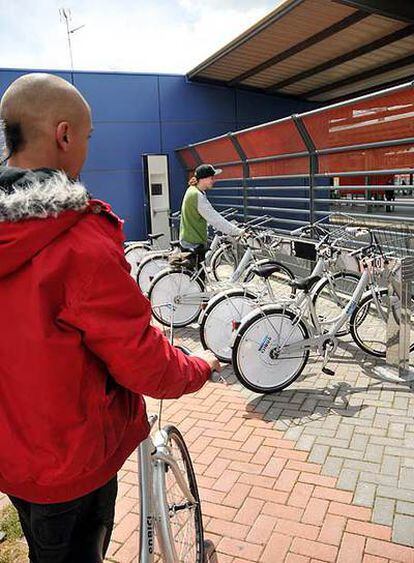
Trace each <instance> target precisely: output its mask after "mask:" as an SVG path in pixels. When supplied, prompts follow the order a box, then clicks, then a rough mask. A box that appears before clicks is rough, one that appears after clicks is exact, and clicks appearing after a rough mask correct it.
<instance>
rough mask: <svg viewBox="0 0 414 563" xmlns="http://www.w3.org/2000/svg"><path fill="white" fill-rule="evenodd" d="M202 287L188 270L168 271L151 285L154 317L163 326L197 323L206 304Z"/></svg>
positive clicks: (176, 326)
mask: <svg viewBox="0 0 414 563" xmlns="http://www.w3.org/2000/svg"><path fill="white" fill-rule="evenodd" d="M203 289H204V288H203V284H202V282H201V281H200V280H199V279H198V278H194V274H193V273H192V272H189V271H187V270H181V269H178V268H177V269H175V268H169V269H165V270H164V271H163V272H160V273H159V274H158V276H157V277H156V278H155V279H154V280H153V282H152V283H151V286H150V289H149V291H148V299H149V300H150V301H151V308H152V314H153V315H154V317H155V318H156V319H157V321H159V322H160V323H161V324H162V325H164V326H171V324H172V326H173V327H175V328H178V327H183V326H187V325H189V324H191V323H192V322H194V321H196V320H197V319H198V317H199V316H200V313H201V306H202V303H203Z"/></svg>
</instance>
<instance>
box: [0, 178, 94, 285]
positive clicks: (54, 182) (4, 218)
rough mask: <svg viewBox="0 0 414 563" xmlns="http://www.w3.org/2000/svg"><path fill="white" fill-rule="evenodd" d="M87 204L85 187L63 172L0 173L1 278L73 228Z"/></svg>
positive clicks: (87, 196)
mask: <svg viewBox="0 0 414 563" xmlns="http://www.w3.org/2000/svg"><path fill="white" fill-rule="evenodd" d="M89 201H90V196H89V194H88V192H87V190H86V189H85V187H84V186H83V185H82V184H80V183H79V182H73V181H71V180H70V179H69V178H68V177H67V176H66V175H65V174H64V173H63V172H58V171H56V170H49V169H39V170H22V169H19V168H11V167H5V168H2V169H0V277H2V276H4V275H8V274H9V273H11V272H13V271H14V270H16V269H17V268H19V267H21V266H22V265H23V264H24V263H26V262H27V261H28V260H30V259H31V258H32V257H33V256H34V255H35V254H36V253H37V252H39V251H40V250H42V249H43V248H44V247H45V246H47V245H48V244H50V243H51V242H52V241H53V240H54V239H55V238H56V237H58V236H60V235H61V234H62V233H63V232H64V231H66V230H67V229H70V228H71V227H72V226H74V225H75V224H76V223H77V222H78V221H79V220H80V219H81V218H82V216H83V213H82V211H84V210H85V209H87V207H88V203H89ZM39 219H40V220H39Z"/></svg>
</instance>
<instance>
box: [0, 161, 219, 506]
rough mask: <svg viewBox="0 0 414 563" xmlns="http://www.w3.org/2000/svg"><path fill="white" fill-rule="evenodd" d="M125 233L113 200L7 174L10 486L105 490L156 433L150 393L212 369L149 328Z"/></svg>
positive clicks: (159, 393)
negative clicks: (151, 422)
mask: <svg viewBox="0 0 414 563" xmlns="http://www.w3.org/2000/svg"><path fill="white" fill-rule="evenodd" d="M16 178H17V179H16ZM13 179H14V181H13ZM16 187H17V190H16V189H15V188H16ZM122 242H123V234H122V223H121V221H120V220H119V219H118V218H117V217H116V216H115V215H114V214H112V213H111V211H110V207H109V206H108V205H107V204H105V203H102V202H98V201H93V200H91V201H89V198H88V194H87V192H86V191H85V189H84V188H83V187H82V186H81V185H80V184H72V183H70V182H69V181H68V180H67V178H66V177H65V176H64V175H63V174H58V175H56V174H55V175H54V176H51V175H50V172H48V171H39V172H36V173H33V172H27V171H24V172H23V171H20V170H18V169H6V172H3V174H0V311H1V314H0V329H1V336H0V360H1V361H0V490H1V491H3V492H4V493H7V494H10V495H13V496H17V497H19V498H22V499H25V500H28V501H32V502H38V503H53V502H64V501H67V500H71V499H74V498H77V497H80V496H82V495H84V494H86V493H88V492H90V491H92V490H94V489H96V488H98V487H100V486H101V485H103V484H105V483H106V482H107V481H108V480H109V479H110V478H111V477H113V476H114V475H115V473H116V472H117V471H118V470H119V468H120V467H121V466H122V464H123V463H124V461H125V459H126V458H127V457H128V456H129V454H130V453H131V452H132V451H133V450H134V449H135V448H136V447H137V445H138V444H139V443H140V442H141V441H142V440H143V439H144V438H146V436H147V435H148V423H147V418H146V412H145V403H144V400H143V397H142V395H149V396H151V397H156V398H176V397H180V396H181V395H183V394H185V393H192V392H194V391H196V390H197V389H199V388H200V387H202V385H203V384H204V383H205V381H206V380H207V378H208V377H209V375H210V368H209V366H208V364H207V363H206V362H204V361H203V360H201V359H197V358H189V357H186V356H185V355H184V354H182V353H181V352H180V351H178V350H177V349H175V348H173V347H172V346H170V344H169V342H168V341H167V339H166V338H165V337H164V336H163V335H162V333H161V332H160V331H159V330H157V329H156V328H154V327H152V326H150V318H151V310H150V305H149V302H148V301H147V299H146V298H145V297H143V295H142V293H141V292H140V291H139V290H138V288H137V285H136V283H135V282H134V280H133V279H132V278H131V276H130V275H129V266H128V264H127V262H126V261H125V259H124V255H123V248H122Z"/></svg>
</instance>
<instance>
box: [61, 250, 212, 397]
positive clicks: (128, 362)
mask: <svg viewBox="0 0 414 563" xmlns="http://www.w3.org/2000/svg"><path fill="white" fill-rule="evenodd" d="M102 258H103V257H102ZM105 258H106V256H105ZM128 268H129V266H128V264H127V262H126V261H125V259H124V257H123V255H122V256H110V257H109V259H108V260H106V259H102V260H100V261H99V264H98V266H97V268H96V269H95V271H94V273H93V275H91V278H90V280H89V283H88V284H87V287H86V288H84V289H83V290H82V294H81V295H80V296H79V298H78V299H76V300H75V302H72V303H70V304H69V305H67V306H66V307H65V309H64V310H63V311H61V314H60V317H59V322H60V323H63V324H65V325H70V326H71V327H74V328H75V329H77V330H79V331H80V332H81V333H82V336H83V343H84V345H85V346H86V347H87V348H89V349H90V350H91V351H92V352H93V353H94V354H95V355H96V356H98V357H99V358H100V359H101V360H102V361H103V362H104V363H105V364H106V366H107V368H108V370H109V372H110V373H111V375H112V377H114V379H115V380H116V381H117V382H118V383H119V384H120V385H122V386H124V387H126V388H128V389H130V390H131V391H133V392H135V393H139V394H142V395H148V396H150V397H154V398H157V399H162V398H166V399H173V398H178V397H180V396H181V395H184V394H186V393H193V392H195V391H197V390H198V389H200V388H201V387H202V386H203V385H204V383H205V382H206V380H207V379H208V378H209V376H210V374H211V370H210V366H209V365H208V364H207V363H206V362H205V361H204V360H202V359H201V358H197V357H189V356H186V355H185V354H183V353H182V352H181V351H180V350H178V349H177V348H174V347H173V346H171V345H170V343H169V341H168V340H167V338H166V337H165V336H164V335H163V334H162V332H161V331H160V330H159V329H157V328H156V327H153V326H151V324H150V320H151V307H150V303H149V301H148V300H147V299H146V298H145V297H144V296H143V294H142V293H141V291H140V289H139V288H138V286H137V284H136V282H135V281H134V280H133V279H132V277H131V276H130V275H129V273H128Z"/></svg>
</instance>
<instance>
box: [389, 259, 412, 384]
mask: <svg viewBox="0 0 414 563" xmlns="http://www.w3.org/2000/svg"><path fill="white" fill-rule="evenodd" d="M398 262H400V267H399V268H398V270H397V272H396V275H395V279H394V283H390V285H389V288H388V293H389V306H388V318H387V341H386V347H387V348H386V362H387V366H389V367H390V368H394V370H396V371H397V372H398V377H400V378H402V379H405V380H406V381H410V380H412V379H413V380H414V368H413V367H412V366H411V367H410V344H411V339H410V335H411V307H412V301H411V296H412V294H413V291H412V290H413V282H414V257H413V256H407V257H405V258H401V259H400V260H398ZM396 311H397V313H398V312H399V314H396Z"/></svg>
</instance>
